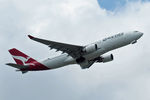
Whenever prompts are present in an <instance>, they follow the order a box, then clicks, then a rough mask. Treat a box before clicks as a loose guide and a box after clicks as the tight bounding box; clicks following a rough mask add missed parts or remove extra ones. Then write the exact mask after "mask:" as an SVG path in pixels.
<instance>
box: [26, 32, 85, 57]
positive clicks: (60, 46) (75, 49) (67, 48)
mask: <svg viewBox="0 0 150 100" xmlns="http://www.w3.org/2000/svg"><path fill="white" fill-rule="evenodd" d="M28 37H29V38H30V39H32V40H34V41H37V42H40V43H43V44H45V45H47V46H49V47H50V48H51V49H56V50H57V51H62V52H63V53H68V54H69V55H70V56H72V57H73V58H79V57H80V56H81V53H82V49H83V48H84V47H83V46H78V45H71V44H66V43H60V42H55V41H49V40H45V39H40V38H36V37H33V36H31V35H28Z"/></svg>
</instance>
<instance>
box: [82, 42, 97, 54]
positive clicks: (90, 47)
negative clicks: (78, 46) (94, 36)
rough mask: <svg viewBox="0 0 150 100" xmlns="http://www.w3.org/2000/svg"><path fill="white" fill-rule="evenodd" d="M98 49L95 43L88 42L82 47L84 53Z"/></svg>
mask: <svg viewBox="0 0 150 100" xmlns="http://www.w3.org/2000/svg"><path fill="white" fill-rule="evenodd" d="M97 49H98V47H97V44H90V45H88V46H86V47H85V48H84V49H83V52H85V53H91V52H94V51H96V50H97Z"/></svg>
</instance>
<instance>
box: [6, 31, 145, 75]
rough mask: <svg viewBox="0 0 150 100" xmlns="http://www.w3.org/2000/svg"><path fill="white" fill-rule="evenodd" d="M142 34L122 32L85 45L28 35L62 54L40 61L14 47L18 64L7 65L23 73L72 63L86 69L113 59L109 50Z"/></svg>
mask: <svg viewBox="0 0 150 100" xmlns="http://www.w3.org/2000/svg"><path fill="white" fill-rule="evenodd" d="M142 35H143V33H142V32H139V31H130V32H121V33H118V34H115V35H113V36H109V37H107V38H104V39H102V40H99V41H97V42H94V43H91V44H88V45H85V46H80V45H72V44H67V43H60V42H55V41H49V40H45V39H40V38H37V37H33V36H31V35H28V37H29V38H30V39H31V40H34V41H36V42H40V43H42V44H45V45H47V46H48V47H50V49H56V50H57V51H62V54H61V55H59V56H57V57H54V58H48V59H46V60H44V61H41V62H38V61H36V60H35V59H33V58H31V57H29V56H28V55H26V54H24V53H22V52H21V51H19V50H17V49H16V48H12V49H10V50H9V53H10V54H11V55H12V57H13V59H14V60H15V62H16V64H15V63H7V64H6V65H9V66H11V67H14V68H17V69H18V70H16V71H21V72H22V74H24V73H26V72H28V71H42V70H50V69H56V68H60V67H63V66H66V65H70V64H78V65H80V67H81V68H82V69H86V68H89V67H90V66H92V65H93V64H94V63H106V62H110V61H113V59H114V57H113V54H106V53H107V52H109V51H112V50H115V49H118V48H120V47H123V46H126V45H129V44H134V43H136V42H137V40H138V39H139V38H141V37H142Z"/></svg>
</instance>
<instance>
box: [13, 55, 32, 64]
mask: <svg viewBox="0 0 150 100" xmlns="http://www.w3.org/2000/svg"><path fill="white" fill-rule="evenodd" d="M12 56H13V58H14V59H17V60H20V61H21V62H22V63H23V65H26V62H27V61H28V60H29V59H30V57H27V58H25V57H22V56H14V55H12Z"/></svg>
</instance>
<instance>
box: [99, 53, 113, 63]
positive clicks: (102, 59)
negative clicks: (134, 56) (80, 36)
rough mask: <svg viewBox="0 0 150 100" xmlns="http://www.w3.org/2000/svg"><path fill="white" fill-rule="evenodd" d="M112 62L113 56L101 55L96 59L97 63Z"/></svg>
mask: <svg viewBox="0 0 150 100" xmlns="http://www.w3.org/2000/svg"><path fill="white" fill-rule="evenodd" d="M113 60H114V56H113V54H109V55H108V54H105V55H102V56H100V57H99V58H98V59H97V62H103V63H105V62H110V61H113Z"/></svg>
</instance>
